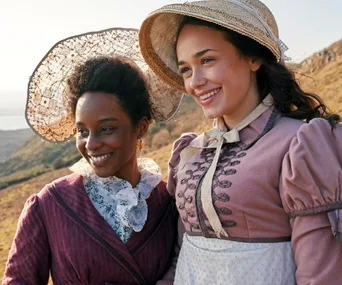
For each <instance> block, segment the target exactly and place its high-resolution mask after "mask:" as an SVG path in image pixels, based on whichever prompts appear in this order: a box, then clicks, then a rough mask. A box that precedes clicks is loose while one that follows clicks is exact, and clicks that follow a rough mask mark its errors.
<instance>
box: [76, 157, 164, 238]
mask: <svg viewBox="0 0 342 285" xmlns="http://www.w3.org/2000/svg"><path fill="white" fill-rule="evenodd" d="M138 168H139V172H140V175H141V178H140V181H139V183H138V184H137V186H136V187H134V188H133V187H132V185H131V184H130V183H129V182H128V181H126V180H123V179H120V178H118V177H115V176H110V177H106V178H103V177H98V176H97V175H96V174H95V173H94V172H93V170H92V168H91V166H90V165H89V164H88V162H87V161H86V160H85V159H84V158H82V159H81V160H80V161H78V162H77V163H75V164H74V165H73V166H72V167H71V168H70V170H71V171H72V172H74V173H77V174H79V175H81V176H83V177H84V178H85V183H84V186H85V189H86V192H87V194H88V196H89V198H90V200H91V201H92V203H93V205H94V206H95V208H96V209H97V210H98V212H99V213H100V214H101V215H102V216H103V218H104V219H105V220H106V221H107V222H108V223H109V225H110V226H111V227H112V228H113V230H114V231H115V232H116V233H117V234H118V236H119V237H120V239H121V240H122V241H123V242H127V241H128V239H129V237H130V236H131V234H132V231H135V232H140V231H141V230H142V229H143V227H144V225H145V223H146V220H147V215H148V206H147V202H146V199H148V197H149V196H150V194H151V192H152V190H153V189H154V188H155V187H156V186H157V185H158V184H159V183H160V181H161V180H162V175H161V170H160V167H159V166H158V165H157V164H156V163H155V162H154V161H153V160H152V159H149V158H138Z"/></svg>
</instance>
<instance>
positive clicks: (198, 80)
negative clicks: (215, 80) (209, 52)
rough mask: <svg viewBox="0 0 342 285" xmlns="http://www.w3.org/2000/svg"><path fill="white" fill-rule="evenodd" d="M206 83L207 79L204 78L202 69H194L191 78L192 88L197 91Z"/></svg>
mask: <svg viewBox="0 0 342 285" xmlns="http://www.w3.org/2000/svg"><path fill="white" fill-rule="evenodd" d="M205 83H206V79H205V77H204V74H203V72H202V70H201V69H200V68H197V69H193V71H192V75H191V78H190V82H189V85H190V88H191V89H193V90H195V89H197V88H198V87H200V86H203V85H204V84H205Z"/></svg>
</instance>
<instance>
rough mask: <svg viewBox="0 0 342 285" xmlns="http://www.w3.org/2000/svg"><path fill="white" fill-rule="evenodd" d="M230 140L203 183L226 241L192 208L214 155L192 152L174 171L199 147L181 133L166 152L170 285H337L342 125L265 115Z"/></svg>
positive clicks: (341, 268) (341, 276)
mask: <svg viewBox="0 0 342 285" xmlns="http://www.w3.org/2000/svg"><path fill="white" fill-rule="evenodd" d="M217 127H219V128H221V129H222V128H224V126H217ZM239 136H240V141H239V142H235V143H224V144H223V147H222V150H221V154H220V158H219V161H218V164H217V167H216V170H215V174H214V177H213V181H212V203H213V205H214V208H215V210H216V213H217V214H218V217H219V219H220V222H221V224H222V226H223V228H224V229H225V231H226V232H227V233H228V235H229V237H225V238H220V239H218V238H217V237H216V235H215V233H214V232H213V229H212V228H211V226H210V224H209V222H208V219H207V217H206V215H205V214H204V211H203V207H202V206H203V205H202V203H201V199H200V195H201V193H200V192H201V183H202V181H203V177H204V175H205V173H206V172H207V170H208V168H209V167H210V165H211V162H212V161H213V157H214V154H215V149H198V150H197V151H195V152H194V154H193V155H192V156H191V157H189V156H188V157H187V158H186V161H185V163H184V161H183V162H182V163H181V167H179V162H180V160H181V156H182V154H181V153H182V151H183V150H184V149H186V148H191V147H205V146H207V145H208V140H207V137H206V136H205V134H201V135H199V136H198V135H196V134H193V133H187V134H184V135H182V136H181V137H180V138H179V139H178V140H177V141H176V142H175V143H174V148H173V153H172V156H171V159H170V163H169V180H168V185H167V188H168V191H169V192H170V194H172V195H174V196H175V198H176V206H177V208H178V211H179V214H180V219H181V221H182V223H183V225H184V228H185V235H184V238H183V245H182V248H181V251H180V255H179V258H178V264H177V268H176V278H175V284H183V285H188V284H209V283H207V282H210V284H226V285H242V284H243V285H248V284H253V285H256V284H260V285H268V284H270V285H271V284H272V285H292V284H299V285H325V284H326V285H341V284H342V242H341V239H342V215H341V213H342V210H341V209H342V193H341V189H342V170H341V165H342V126H341V125H338V126H337V127H336V128H335V129H333V130H332V128H331V126H330V124H329V122H328V121H326V120H324V119H313V120H311V121H310V123H304V122H302V121H300V120H295V119H291V118H287V117H283V116H282V115H281V114H280V113H279V111H277V109H276V108H274V107H270V108H269V109H268V110H267V111H265V112H264V113H263V114H262V115H261V116H260V117H258V118H257V119H255V120H254V121H253V122H252V123H250V124H249V125H248V126H247V127H245V128H243V129H242V130H240V131H239ZM222 276H223V277H222ZM222 278H223V279H222ZM225 278H226V279H225Z"/></svg>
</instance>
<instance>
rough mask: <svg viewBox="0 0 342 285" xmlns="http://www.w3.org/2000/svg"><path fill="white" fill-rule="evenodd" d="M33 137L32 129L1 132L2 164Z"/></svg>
mask: <svg viewBox="0 0 342 285" xmlns="http://www.w3.org/2000/svg"><path fill="white" fill-rule="evenodd" d="M32 136H33V131H32V130H31V129H23V130H15V131H1V130H0V163H1V162H4V161H5V160H7V159H8V158H9V157H10V156H11V155H12V154H13V153H14V152H15V151H17V149H18V148H19V147H20V146H22V145H23V144H24V143H25V142H26V141H27V140H28V139H29V138H30V137H32Z"/></svg>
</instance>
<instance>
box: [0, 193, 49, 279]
mask: <svg viewBox="0 0 342 285" xmlns="http://www.w3.org/2000/svg"><path fill="white" fill-rule="evenodd" d="M38 199H39V198H38V197H37V196H36V195H33V196H31V197H30V198H29V199H28V200H27V201H26V203H25V206H24V209H23V211H22V213H21V215H20V218H19V221H18V226H17V232H16V235H15V237H14V240H13V243H12V247H11V249H10V252H9V256H8V260H7V264H6V269H5V273H4V277H3V280H2V284H3V285H10V284H26V285H28V284H32V285H39V284H47V282H48V279H49V267H50V250H49V246H48V238H47V234H46V231H45V227H44V223H43V219H42V216H41V213H40V210H39V201H38Z"/></svg>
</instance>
